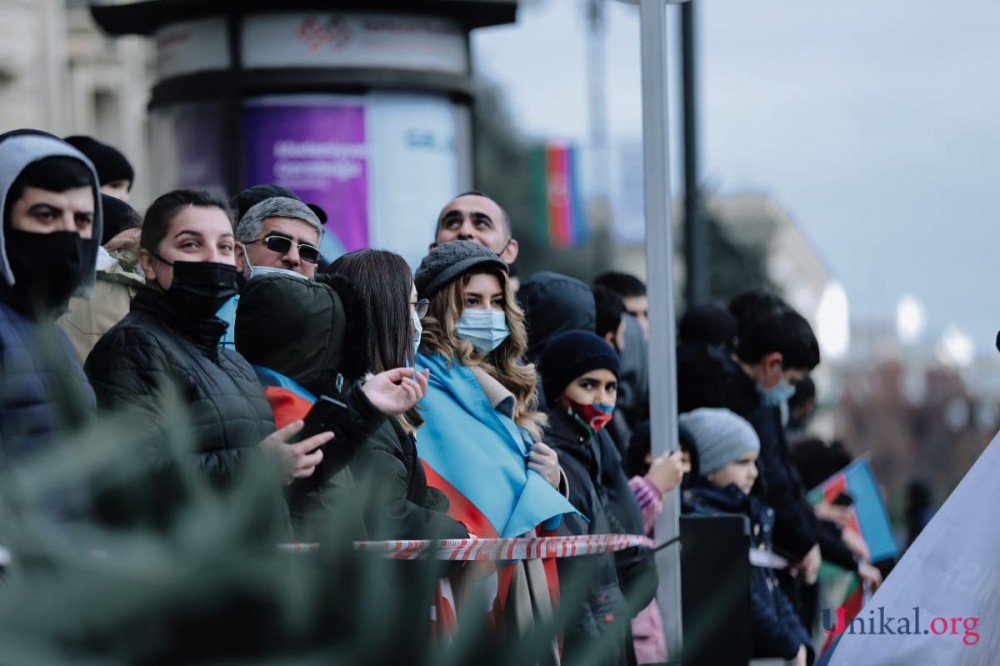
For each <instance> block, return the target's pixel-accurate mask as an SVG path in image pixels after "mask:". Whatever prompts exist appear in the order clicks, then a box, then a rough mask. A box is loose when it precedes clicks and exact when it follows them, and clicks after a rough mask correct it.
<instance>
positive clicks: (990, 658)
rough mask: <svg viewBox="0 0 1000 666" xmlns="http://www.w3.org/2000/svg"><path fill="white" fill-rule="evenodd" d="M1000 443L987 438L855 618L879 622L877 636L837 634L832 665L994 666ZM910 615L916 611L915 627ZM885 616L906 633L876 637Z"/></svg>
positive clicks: (998, 645)
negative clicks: (906, 624)
mask: <svg viewBox="0 0 1000 666" xmlns="http://www.w3.org/2000/svg"><path fill="white" fill-rule="evenodd" d="M998 441H1000V436H998V437H996V438H994V439H993V442H992V443H991V444H990V445H989V447H987V449H986V451H984V452H983V454H982V455H981V456H980V457H979V460H978V461H976V464H975V465H973V467H972V469H970V470H969V472H968V474H966V475H965V478H964V479H963V480H962V482H961V483H960V484H959V485H958V488H956V489H955V491H954V492H953V493H952V494H951V496H950V497H949V498H948V501H947V502H945V504H944V506H942V507H941V509H940V510H938V512H937V513H936V514H935V516H934V518H933V519H932V520H931V522H930V523H929V524H928V525H927V527H925V528H924V530H923V531H922V532H921V533H920V536H918V537H917V539H916V541H914V542H913V545H911V546H910V548H909V549H908V550H907V551H906V553H905V554H904V555H903V557H902V559H901V560H900V561H899V563H898V564H897V565H896V567H895V568H894V569H893V571H892V573H891V574H890V575H889V577H888V578H887V579H886V580H885V582H884V583H883V584H882V586H881V587H880V588H879V589H878V591H877V592H876V593H875V595H874V596H873V597H872V598H871V600H870V601H869V602H868V604H866V605H865V607H864V608H863V609H862V611H861V613H859V619H864V618H866V617H868V616H869V615H874V616H877V618H878V619H876V620H875V622H874V624H875V629H876V633H875V634H874V635H872V634H871V633H867V634H859V633H856V632H855V633H850V632H848V633H845V634H843V635H842V636H841V640H840V642H839V643H838V645H837V647H836V648H835V650H834V653H833V657H832V659H831V661H830V663H831V664H832V665H833V666H846V665H853V664H866V666H880V665H882V664H972V665H979V664H982V665H983V666H986V665H987V664H995V663H997V654H998V653H1000V631H998V630H997V626H998V625H997V618H998V617H1000V570H998V567H997V558H998V556H1000V524H998V522H997V507H998V506H1000V481H998V479H1000V444H998ZM879 609H881V611H880V610H879ZM915 609H918V610H919V623H918V622H916V619H917V614H916V613H915ZM883 616H889V617H893V618H902V617H909V618H911V619H913V620H914V622H913V623H912V624H913V625H914V626H912V627H910V631H911V632H912V633H909V634H905V635H898V629H899V627H900V626H901V625H902V622H901V621H899V620H897V622H895V623H892V622H890V623H888V626H890V628H892V629H895V630H897V635H886V634H885V632H884V631H880V629H881V627H880V625H881V622H880V619H881V618H882V617H883ZM939 618H944V620H940V619H939ZM956 618H957V621H956Z"/></svg>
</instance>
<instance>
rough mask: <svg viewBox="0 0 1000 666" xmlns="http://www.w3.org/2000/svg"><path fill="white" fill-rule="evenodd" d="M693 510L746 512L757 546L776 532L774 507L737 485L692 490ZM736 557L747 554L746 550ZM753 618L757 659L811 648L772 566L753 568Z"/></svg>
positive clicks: (765, 543) (767, 542) (789, 655)
mask: <svg viewBox="0 0 1000 666" xmlns="http://www.w3.org/2000/svg"><path fill="white" fill-rule="evenodd" d="M691 513H695V514H702V515H716V514H720V513H737V514H743V515H745V516H747V517H749V518H750V529H751V532H750V534H751V537H750V538H751V541H752V547H754V548H766V549H770V547H771V535H772V533H773V531H774V510H773V509H771V507H769V506H767V505H766V504H764V503H763V502H761V501H760V500H759V499H758V498H756V497H753V496H750V495H747V494H746V493H744V492H743V491H742V490H740V489H739V488H737V487H736V486H735V485H734V484H730V485H728V486H726V487H725V488H717V487H715V486H710V485H707V483H704V484H702V485H698V486H696V487H695V488H693V489H692V490H691ZM733 556H734V557H737V556H739V557H747V556H748V555H747V554H746V553H738V554H734V555H733ZM750 616H751V617H750V620H751V622H752V626H751V636H752V640H753V656H754V658H755V659H756V658H763V657H781V658H782V659H793V658H794V657H795V653H796V652H798V649H799V646H800V645H805V646H806V647H807V648H810V647H811V645H812V643H811V638H810V637H809V633H808V632H807V631H806V629H805V628H804V627H803V626H802V623H801V621H800V620H799V616H798V614H797V613H796V612H795V608H794V607H793V606H792V603H791V602H790V601H789V600H788V597H786V596H785V593H784V592H782V591H781V588H779V587H778V581H777V580H776V579H775V577H774V574H772V573H771V570H770V569H766V568H763V567H757V566H754V567H751V568H750Z"/></svg>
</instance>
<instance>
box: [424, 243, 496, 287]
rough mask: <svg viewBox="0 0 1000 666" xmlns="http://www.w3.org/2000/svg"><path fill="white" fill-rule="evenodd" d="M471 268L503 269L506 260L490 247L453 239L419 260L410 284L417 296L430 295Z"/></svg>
mask: <svg viewBox="0 0 1000 666" xmlns="http://www.w3.org/2000/svg"><path fill="white" fill-rule="evenodd" d="M472 268H499V269H500V270H502V271H503V272H504V273H506V272H507V264H505V263H504V262H503V261H501V260H500V257H498V256H497V255H495V254H494V253H493V250H491V249H489V248H488V247H486V246H485V245H480V244H479V243H473V242H472V241H465V240H456V241H450V242H448V243H442V244H441V245H438V246H437V247H435V248H434V249H433V250H431V251H430V253H429V254H428V255H427V256H426V257H424V258H423V260H421V262H420V266H418V267H417V272H416V274H415V275H414V276H413V284H414V285H416V287H417V294H418V295H419V297H420V298H428V299H433V298H434V295H435V294H436V293H438V292H439V291H440V290H441V288H442V287H444V286H445V285H446V284H448V283H449V282H451V281H452V280H454V279H456V278H458V277H460V276H461V275H463V274H464V273H467V272H469V270H470V269H472Z"/></svg>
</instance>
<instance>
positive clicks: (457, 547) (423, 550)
mask: <svg viewBox="0 0 1000 666" xmlns="http://www.w3.org/2000/svg"><path fill="white" fill-rule="evenodd" d="M635 546H640V547H643V548H653V547H654V546H655V544H654V543H653V540H652V539H650V538H649V537H645V536H640V535H637V534H591V535H586V536H560V537H531V538H517V539H478V538H473V539H442V540H441V541H429V540H411V541H402V540H399V541H355V542H354V548H355V550H360V551H362V552H366V553H380V554H382V555H385V556H386V557H391V558H393V559H397V560H416V559H420V558H422V557H424V556H425V555H426V554H427V553H433V554H434V557H435V559H439V560H531V559H538V558H549V557H576V556H578V555H594V554H597V553H613V552H615V551H618V550H625V549H626V548H632V547H635ZM278 548H279V549H280V550H282V551H284V552H289V553H311V552H314V551H316V550H319V544H315V543H284V544H279V545H278Z"/></svg>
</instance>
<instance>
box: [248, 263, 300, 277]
mask: <svg viewBox="0 0 1000 666" xmlns="http://www.w3.org/2000/svg"><path fill="white" fill-rule="evenodd" d="M262 275H287V276H289V277H297V278H299V279H300V280H308V279H309V278H307V277H306V276H305V275H303V274H302V273H298V272H296V271H290V270H288V269H287V268H275V267H274V266H251V267H250V279H251V280H252V279H254V278H255V277H260V276H262Z"/></svg>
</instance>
